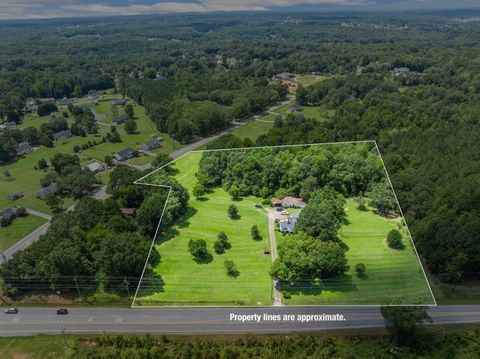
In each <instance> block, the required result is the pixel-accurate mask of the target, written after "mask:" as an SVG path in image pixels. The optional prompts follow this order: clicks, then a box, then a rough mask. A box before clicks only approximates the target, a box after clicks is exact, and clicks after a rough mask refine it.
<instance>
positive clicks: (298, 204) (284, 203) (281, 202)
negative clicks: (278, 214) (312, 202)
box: [272, 197, 307, 208]
mask: <svg viewBox="0 0 480 359" xmlns="http://www.w3.org/2000/svg"><path fill="white" fill-rule="evenodd" d="M272 204H273V205H274V206H277V207H289V208H304V207H305V206H306V205H307V204H306V203H305V202H304V201H303V200H302V199H301V198H296V197H285V198H284V199H277V198H273V199H272Z"/></svg>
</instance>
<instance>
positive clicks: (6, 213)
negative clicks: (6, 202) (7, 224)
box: [0, 206, 17, 220]
mask: <svg viewBox="0 0 480 359" xmlns="http://www.w3.org/2000/svg"><path fill="white" fill-rule="evenodd" d="M15 217H17V207H15V206H12V207H8V208H6V209H4V210H3V211H0V218H7V219H10V220H12V219H15Z"/></svg>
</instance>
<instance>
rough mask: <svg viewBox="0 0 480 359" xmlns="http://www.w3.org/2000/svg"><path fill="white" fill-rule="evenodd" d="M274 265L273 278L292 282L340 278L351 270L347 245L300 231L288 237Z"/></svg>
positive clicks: (280, 248)
mask: <svg viewBox="0 0 480 359" xmlns="http://www.w3.org/2000/svg"><path fill="white" fill-rule="evenodd" d="M278 254H279V257H278V258H277V259H276V260H275V262H274V263H273V265H272V269H271V272H270V273H271V275H272V277H273V278H276V279H280V280H283V281H288V282H290V283H292V284H294V283H297V282H301V281H307V282H311V281H313V280H315V279H328V278H333V277H337V276H339V275H341V274H343V273H345V272H346V271H347V270H348V265H347V258H346V257H345V250H344V248H343V247H342V246H341V245H340V244H338V243H336V242H323V241H319V240H318V239H316V238H314V237H311V236H309V235H307V234H306V233H302V232H301V233H297V234H294V235H291V236H288V237H285V239H284V241H283V243H282V245H281V246H280V247H279V250H278Z"/></svg>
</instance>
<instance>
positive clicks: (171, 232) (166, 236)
mask: <svg viewBox="0 0 480 359" xmlns="http://www.w3.org/2000/svg"><path fill="white" fill-rule="evenodd" d="M179 234H180V232H179V231H178V230H177V229H175V228H169V229H168V230H167V231H166V232H165V233H162V235H160V236H158V237H157V238H156V239H155V244H156V245H160V244H162V243H165V242H168V241H169V240H170V239H172V238H175V237H176V236H178V235H179Z"/></svg>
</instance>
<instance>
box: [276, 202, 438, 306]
mask: <svg viewBox="0 0 480 359" xmlns="http://www.w3.org/2000/svg"><path fill="white" fill-rule="evenodd" d="M346 212H347V216H348V224H346V225H344V226H343V227H342V229H341V231H340V238H341V240H342V241H343V242H344V243H345V244H346V245H347V246H348V248H349V250H348V251H347V259H348V263H349V265H350V270H349V271H348V272H347V273H346V274H345V275H344V276H343V277H341V278H338V279H333V280H329V281H325V282H324V283H322V284H320V285H317V286H314V285H310V284H307V283H306V284H304V285H299V286H294V287H290V286H288V285H284V290H283V294H284V298H285V300H284V301H285V303H286V304H294V305H303V304H354V305H357V304H387V303H391V304H417V303H419V304H432V303H433V299H432V297H431V295H430V291H429V289H428V285H427V282H426V280H425V277H424V275H423V272H422V268H421V266H420V263H419V262H418V260H417V257H416V255H415V252H414V249H413V246H412V244H411V242H410V240H409V239H408V237H407V236H406V234H405V233H404V235H403V243H404V245H405V248H404V249H402V250H397V249H391V248H389V247H388V245H387V244H386V237H387V234H388V232H389V231H390V230H391V229H395V228H398V223H399V221H397V220H387V219H385V218H383V217H380V216H378V215H376V214H375V213H373V212H372V211H371V210H369V211H360V210H358V209H357V205H356V203H355V201H354V200H353V199H349V200H348V202H347V206H346ZM403 232H405V231H403ZM278 237H279V239H280V240H281V237H282V235H281V234H278V235H277V238H278ZM357 263H363V264H365V266H366V268H367V272H366V276H364V277H363V278H359V277H358V276H357V275H356V273H355V269H354V267H355V265H356V264H357ZM288 297H290V298H288Z"/></svg>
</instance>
